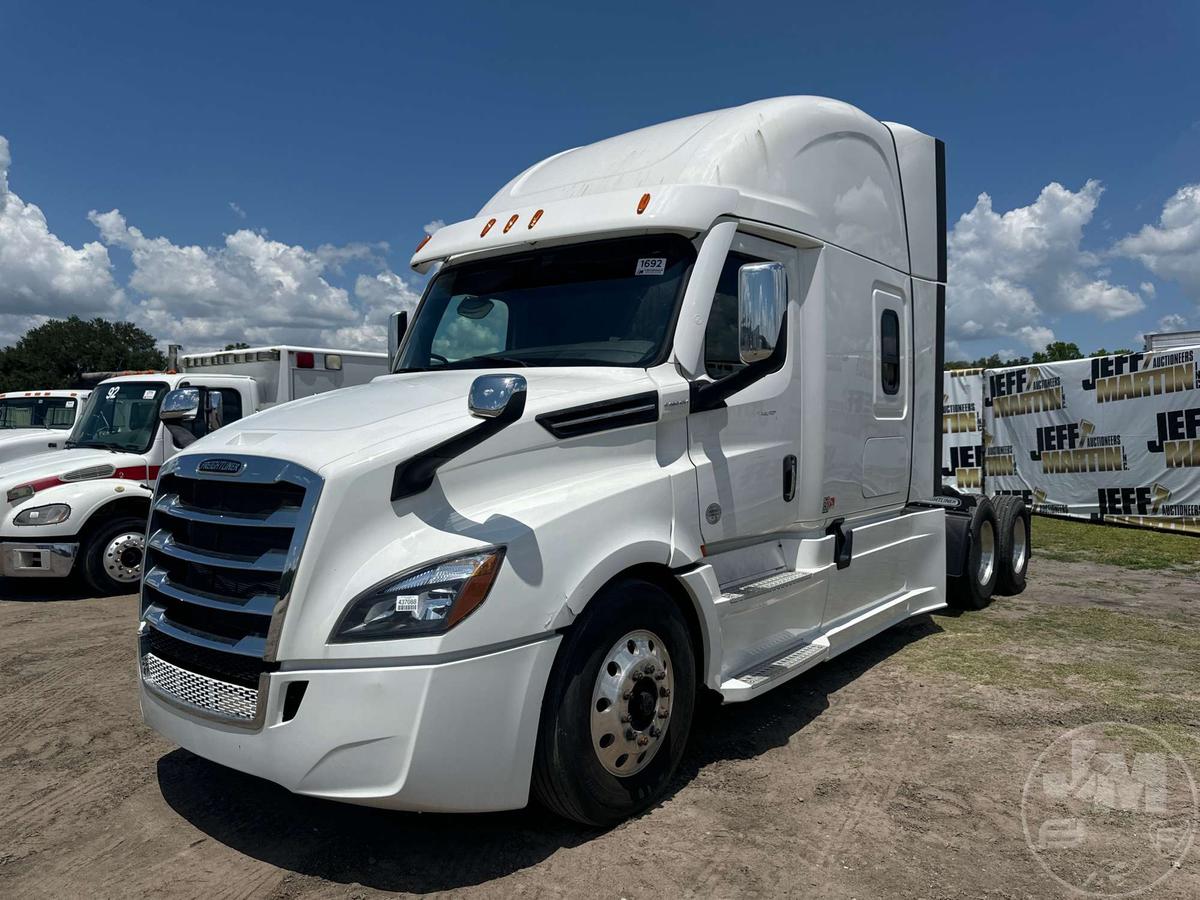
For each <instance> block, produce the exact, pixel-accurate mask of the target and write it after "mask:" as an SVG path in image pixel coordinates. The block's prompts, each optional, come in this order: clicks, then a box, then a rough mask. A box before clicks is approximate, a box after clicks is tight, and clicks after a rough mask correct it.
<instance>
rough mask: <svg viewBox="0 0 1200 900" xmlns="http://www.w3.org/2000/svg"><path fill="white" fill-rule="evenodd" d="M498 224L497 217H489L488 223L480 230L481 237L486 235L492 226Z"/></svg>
mask: <svg viewBox="0 0 1200 900" xmlns="http://www.w3.org/2000/svg"><path fill="white" fill-rule="evenodd" d="M495 224H496V220H495V219H488V220H487V224H486V225H484V226H483V231H481V232H479V236H480V237H486V236H487V233H488V232H489V231H491V230H492V226H493V225H495Z"/></svg>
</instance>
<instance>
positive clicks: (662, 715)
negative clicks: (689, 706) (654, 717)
mask: <svg viewBox="0 0 1200 900" xmlns="http://www.w3.org/2000/svg"><path fill="white" fill-rule="evenodd" d="M669 715H670V713H669V712H667V708H666V707H665V706H664V707H663V708H662V709H660V710H659V711H658V717H659V718H660V719H665V718H666V717H667V716H669Z"/></svg>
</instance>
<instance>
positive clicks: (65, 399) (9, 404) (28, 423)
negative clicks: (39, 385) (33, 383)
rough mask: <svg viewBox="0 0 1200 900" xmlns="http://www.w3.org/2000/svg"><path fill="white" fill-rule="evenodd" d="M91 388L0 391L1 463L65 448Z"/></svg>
mask: <svg viewBox="0 0 1200 900" xmlns="http://www.w3.org/2000/svg"><path fill="white" fill-rule="evenodd" d="M89 393H90V392H89V391H9V392H8V393H7V394H0V464H2V463H6V462H8V461H9V460H11V459H20V458H22V457H26V456H36V455H37V454H39V453H48V452H50V451H51V450H59V449H61V448H62V445H63V442H64V440H65V439H66V436H67V435H68V434H70V432H71V429H72V428H74V427H75V422H76V421H78V419H79V413H80V412H81V411H82V409H83V402H84V401H85V400H87V397H88V394H89Z"/></svg>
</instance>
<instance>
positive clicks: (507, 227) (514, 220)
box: [504, 213, 521, 234]
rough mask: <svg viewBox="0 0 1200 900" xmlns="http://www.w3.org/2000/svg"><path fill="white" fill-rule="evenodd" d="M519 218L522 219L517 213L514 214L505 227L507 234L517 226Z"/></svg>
mask: <svg viewBox="0 0 1200 900" xmlns="http://www.w3.org/2000/svg"><path fill="white" fill-rule="evenodd" d="M519 218H521V217H520V216H518V215H517V214H516V213H513V215H512V218H511V219H509V220H508V224H507V225H505V226H504V233H505V234H508V232H509V231H510V230H511V229H512V227H513V226H514V225H516V224H517V219H519Z"/></svg>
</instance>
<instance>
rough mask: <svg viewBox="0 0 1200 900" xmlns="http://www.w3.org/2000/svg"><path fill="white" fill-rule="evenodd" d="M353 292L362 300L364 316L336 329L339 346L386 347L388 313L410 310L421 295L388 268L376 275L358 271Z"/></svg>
mask: <svg viewBox="0 0 1200 900" xmlns="http://www.w3.org/2000/svg"><path fill="white" fill-rule="evenodd" d="M354 296H355V297H357V298H358V299H359V300H360V301H361V304H360V305H361V306H362V307H363V312H362V318H361V321H359V322H358V323H357V324H354V325H348V326H345V327H343V328H339V329H338V330H337V331H336V332H334V333H333V335H332V336H331V340H333V341H334V342H335V343H336V344H337V345H338V346H349V347H371V348H374V347H386V346H387V321H388V316H390V315H391V314H392V313H393V312H398V311H399V310H407V311H408V312H409V313H411V312H412V311H413V310H414V309H416V308H417V302H418V301H419V300H420V299H421V294H420V292H418V291H416V290H414V289H413V288H412V287H411V286H410V285H409V284H408V283H407V282H405V281H404V279H403V278H401V277H400V276H399V275H397V274H396V273H395V272H392V271H391V270H388V269H385V270H384V271H382V272H379V273H378V274H376V275H359V276H358V278H357V279H356V280H355V282H354Z"/></svg>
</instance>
